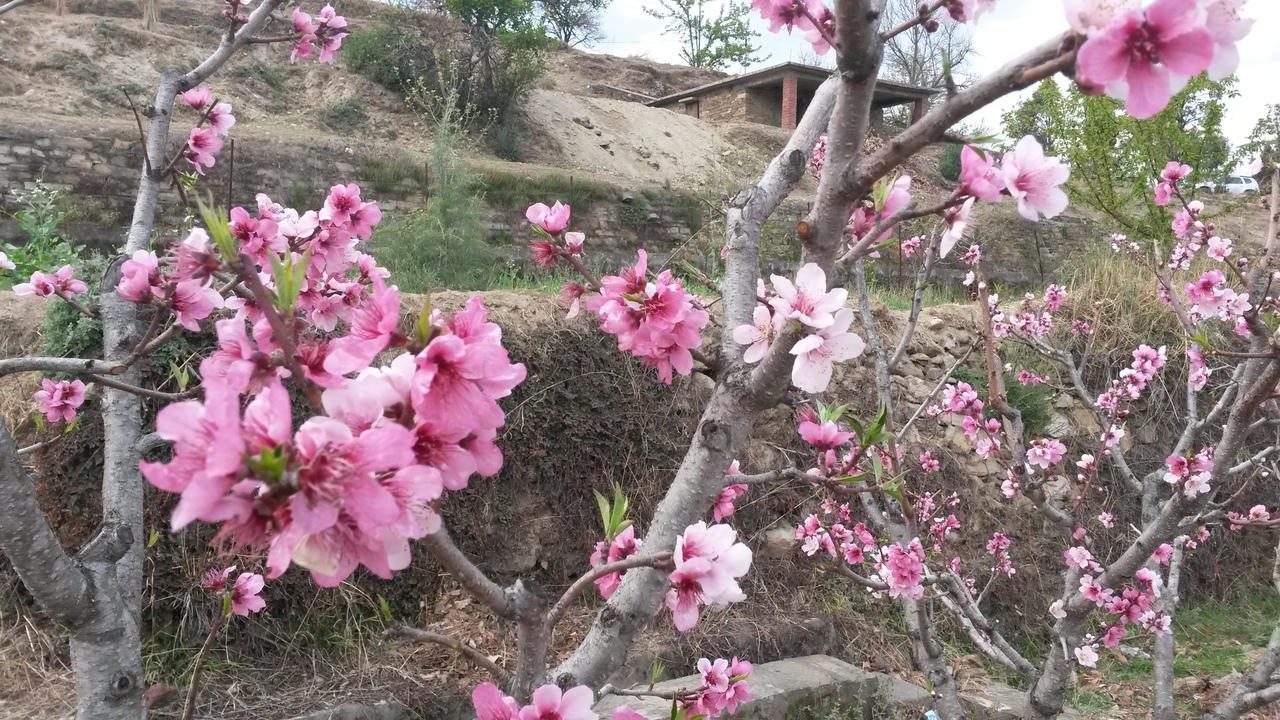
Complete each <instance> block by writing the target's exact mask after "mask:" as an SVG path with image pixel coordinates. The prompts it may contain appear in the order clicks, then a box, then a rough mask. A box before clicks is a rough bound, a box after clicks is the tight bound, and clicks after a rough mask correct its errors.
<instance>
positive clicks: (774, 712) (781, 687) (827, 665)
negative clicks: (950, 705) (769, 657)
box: [595, 655, 932, 720]
mask: <svg viewBox="0 0 1280 720" xmlns="http://www.w3.org/2000/svg"><path fill="white" fill-rule="evenodd" d="M700 680H701V679H700V677H699V676H697V675H691V676H688V677H683V678H679V679H676V680H668V681H665V682H661V683H658V684H657V685H656V686H655V687H654V689H655V690H657V691H668V692H669V691H674V690H681V689H688V688H696V687H697V686H698V685H699V683H700ZM748 682H749V684H750V687H751V693H752V695H754V696H755V699H754V700H752V701H751V702H748V703H743V704H741V705H739V706H738V710H737V712H735V713H734V714H733V715H728V716H724V717H729V718H733V720H778V719H779V718H787V717H791V716H792V713H793V712H794V711H796V710H798V709H800V708H804V707H810V706H817V705H824V704H830V703H839V704H840V705H841V706H843V707H846V708H852V709H858V710H861V711H862V712H861V713H860V715H867V713H869V712H870V711H871V709H872V708H876V709H880V710H881V712H883V709H888V710H889V711H890V712H889V713H888V715H889V716H890V717H903V718H919V717H921V716H923V715H924V712H925V710H927V709H928V708H929V707H930V706H931V704H932V700H931V698H930V696H929V693H928V692H927V691H926V690H925V689H924V688H921V687H918V686H916V685H912V684H911V683H908V682H905V681H903V680H899V679H898V678H894V677H891V676H889V675H884V674H881V673H874V672H868V671H866V670H862V669H860V668H858V667H855V666H853V665H850V664H849V663H846V662H844V661H842V660H837V659H836V658H833V657H829V656H827V655H810V656H807V657H798V658H791V659H789V660H779V661H777V662H771V663H761V664H759V665H756V666H755V667H754V669H753V672H752V673H751V678H750V680H749V681H748ZM622 705H627V706H629V707H630V708H631V709H633V710H635V711H636V712H638V713H640V714H641V715H642V716H644V717H645V718H648V719H649V720H666V719H667V718H669V717H670V713H671V703H670V701H668V700H662V699H658V698H628V697H619V696H614V695H610V696H606V697H605V698H604V699H603V700H601V701H600V702H599V703H597V704H596V707H595V711H596V712H597V713H600V715H601V716H602V717H608V716H609V715H610V714H611V713H612V712H613V710H614V709H615V708H617V707H620V706H622ZM877 714H880V713H877Z"/></svg>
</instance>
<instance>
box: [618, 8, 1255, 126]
mask: <svg viewBox="0 0 1280 720" xmlns="http://www.w3.org/2000/svg"><path fill="white" fill-rule="evenodd" d="M719 1H720V0H712V4H713V5H715V4H716V3H717V2H719ZM646 4H648V5H656V2H653V0H613V2H612V4H610V5H609V9H608V10H607V12H606V15H605V18H604V24H603V28H602V29H603V30H604V32H605V34H606V38H605V41H604V42H602V43H600V44H599V45H597V46H596V47H595V48H594V50H595V51H597V52H606V53H610V54H612V55H623V56H628V55H637V56H643V57H647V58H649V59H651V60H657V61H661V62H671V63H679V62H680V54H679V53H680V45H679V42H678V41H677V40H676V39H675V38H674V37H673V36H669V35H668V36H664V35H663V34H662V29H663V27H662V23H661V22H660V21H658V20H656V19H654V18H652V17H650V16H649V15H647V14H645V13H644V11H643V7H644V6H645V5H646ZM1245 9H1246V12H1245V15H1246V16H1247V17H1253V18H1256V19H1257V23H1256V25H1255V26H1254V31H1253V32H1252V33H1251V34H1250V35H1249V37H1248V38H1246V39H1245V40H1244V42H1242V43H1241V46H1240V47H1241V55H1242V62H1241V66H1240V72H1239V79H1240V83H1239V85H1238V89H1239V91H1240V96H1239V97H1237V98H1234V99H1232V100H1230V101H1228V106H1227V114H1226V118H1225V120H1224V125H1225V130H1226V133H1227V137H1229V138H1230V139H1231V141H1232V142H1233V143H1237V144H1238V143H1240V142H1242V141H1243V140H1244V139H1245V138H1246V137H1247V136H1248V135H1249V131H1250V130H1252V129H1253V124H1254V121H1255V120H1256V119H1257V118H1258V117H1259V116H1260V115H1262V113H1263V112H1264V110H1265V105H1266V104H1267V103H1280V43H1277V41H1276V39H1275V36H1274V34H1273V33H1270V32H1267V29H1270V28H1275V27H1280V0H1252V2H1249V4H1248V5H1247V6H1246V8H1245ZM752 26H753V27H754V28H755V29H756V30H757V31H758V32H759V33H760V34H761V37H760V41H759V42H760V44H761V45H762V47H763V52H764V53H768V54H769V58H768V59H767V60H764V61H763V62H761V63H759V65H758V67H765V66H768V65H774V64H777V63H780V62H785V61H787V60H797V61H799V60H803V59H805V58H804V56H805V54H806V49H807V46H806V44H805V43H804V42H803V41H802V40H801V38H800V36H799V35H796V36H794V37H789V36H787V35H786V34H780V35H771V34H770V33H769V32H768V27H767V25H766V24H765V23H764V21H762V20H761V19H760V18H759V16H758V15H755V14H754V13H753V16H752ZM1066 27H1067V23H1066V20H1065V19H1064V17H1063V12H1062V3H1061V2H1060V0H999V2H998V3H997V5H996V9H995V10H993V11H992V12H990V13H987V14H986V15H984V16H983V17H982V18H981V19H980V20H979V21H978V23H977V26H976V28H975V32H974V44H975V46H976V47H977V49H978V52H979V57H978V58H977V60H976V62H975V63H974V69H975V70H976V72H978V73H980V74H985V73H987V72H990V71H992V70H994V69H996V68H998V67H1000V66H1001V65H1003V64H1004V63H1006V62H1008V61H1009V60H1012V59H1013V58H1016V57H1017V56H1018V55H1020V54H1022V53H1024V52H1026V51H1028V50H1030V49H1031V48H1033V47H1035V46H1036V45H1037V44H1039V43H1040V42H1043V41H1044V40H1045V39H1046V38H1048V37H1050V36H1051V35H1052V34H1054V33H1058V32H1062V31H1063V30H1066ZM735 70H736V68H735ZM1030 92H1031V91H1030V90H1028V91H1026V93H1027V94H1029V93H1030ZM1015 102H1017V99H1016V97H1006V98H1005V99H1004V100H1003V101H1002V102H1001V103H999V104H997V105H995V106H992V107H990V108H987V109H986V110H984V111H982V112H979V113H978V114H976V115H975V116H974V118H973V120H975V121H977V122H980V123H983V124H985V125H986V126H987V127H989V128H992V129H997V128H999V121H1000V113H1001V112H1002V111H1004V110H1005V109H1007V108H1008V107H1009V106H1011V105H1012V104H1014V103H1015Z"/></svg>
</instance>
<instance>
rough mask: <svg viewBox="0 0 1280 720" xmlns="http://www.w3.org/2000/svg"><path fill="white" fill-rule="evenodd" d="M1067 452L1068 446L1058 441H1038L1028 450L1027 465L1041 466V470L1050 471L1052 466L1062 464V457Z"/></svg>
mask: <svg viewBox="0 0 1280 720" xmlns="http://www.w3.org/2000/svg"><path fill="white" fill-rule="evenodd" d="M1066 452H1067V446H1066V445H1063V444H1062V443H1061V442H1060V441H1058V440H1052V439H1041V440H1036V441H1034V442H1032V443H1031V447H1030V448H1028V449H1027V463H1028V464H1031V465H1039V466H1040V467H1041V468H1044V469H1046V470H1048V469H1049V468H1050V467H1051V466H1053V465H1057V464H1058V463H1060V462H1062V456H1063V455H1064V454H1065V453H1066Z"/></svg>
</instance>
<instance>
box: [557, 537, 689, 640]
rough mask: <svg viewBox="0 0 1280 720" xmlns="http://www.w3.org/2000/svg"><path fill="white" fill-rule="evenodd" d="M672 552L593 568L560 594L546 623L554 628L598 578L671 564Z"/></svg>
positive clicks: (632, 558) (636, 556)
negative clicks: (634, 569) (640, 568)
mask: <svg viewBox="0 0 1280 720" xmlns="http://www.w3.org/2000/svg"><path fill="white" fill-rule="evenodd" d="M670 563H671V553H658V554H657V555H649V556H640V555H632V556H631V557H629V558H624V559H622V560H619V561H617V562H612V563H605V564H604V565H598V566H596V567H593V568H591V570H590V571H589V572H587V574H585V575H583V576H582V577H580V578H578V579H577V580H575V581H573V584H572V585H570V586H569V589H568V590H565V591H564V594H563V595H561V596H560V599H559V600H558V601H557V602H556V604H555V606H554V607H552V608H551V612H549V613H547V620H546V624H547V626H548V627H552V628H554V627H555V626H556V623H558V622H560V616H562V615H564V613H565V611H566V610H568V609H569V606H570V605H572V604H573V602H574V601H575V600H577V599H578V596H579V595H581V594H582V593H583V591H585V590H586V589H587V588H589V587H591V584H592V583H594V582H595V581H596V580H599V579H600V578H602V577H604V576H605V575H609V574H610V573H616V572H626V571H627V570H630V569H631V568H638V567H652V568H661V567H666V566H668V565H670Z"/></svg>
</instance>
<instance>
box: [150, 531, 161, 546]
mask: <svg viewBox="0 0 1280 720" xmlns="http://www.w3.org/2000/svg"><path fill="white" fill-rule="evenodd" d="M160 538H161V535H160V531H159V530H152V531H151V534H150V535H148V536H147V549H148V550H150V549H151V548H153V547H155V546H156V543H158V542H160Z"/></svg>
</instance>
